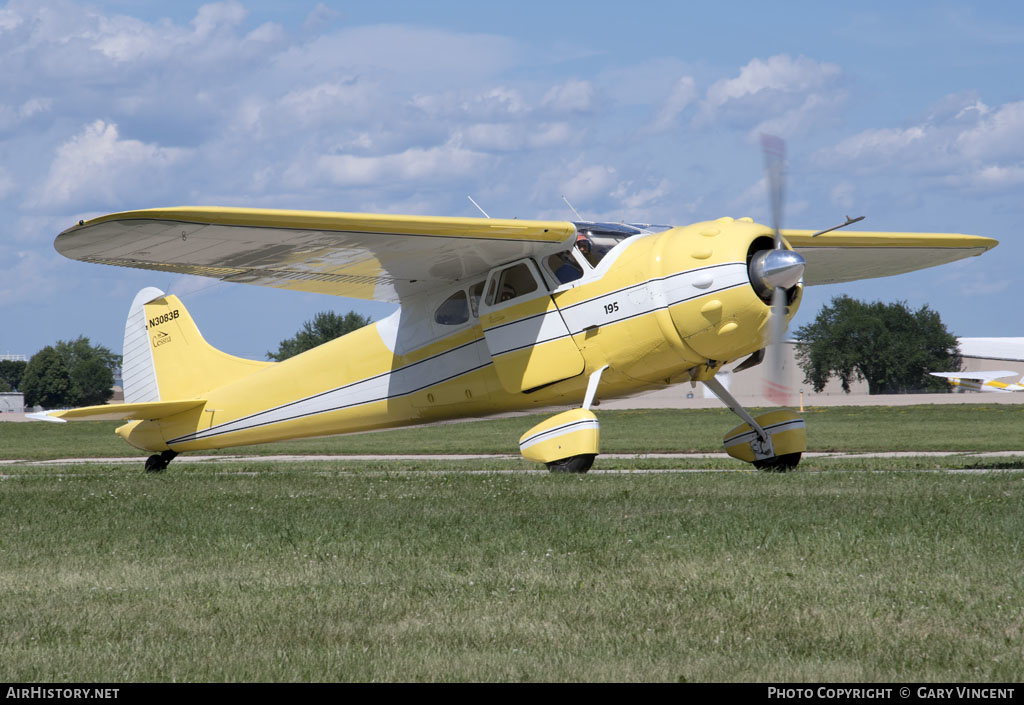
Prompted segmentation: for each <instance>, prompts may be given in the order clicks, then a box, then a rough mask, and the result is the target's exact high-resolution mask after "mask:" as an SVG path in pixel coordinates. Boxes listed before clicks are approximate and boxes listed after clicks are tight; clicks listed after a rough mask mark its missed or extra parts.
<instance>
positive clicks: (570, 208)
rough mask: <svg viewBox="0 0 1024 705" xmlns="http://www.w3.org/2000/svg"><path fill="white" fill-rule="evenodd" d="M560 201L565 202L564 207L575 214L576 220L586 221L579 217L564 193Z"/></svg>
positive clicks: (578, 213)
mask: <svg viewBox="0 0 1024 705" xmlns="http://www.w3.org/2000/svg"><path fill="white" fill-rule="evenodd" d="M562 200H563V201H565V205H567V206H569V210H571V211H572V212H573V213H575V214H576V220H586V219H585V218H584V217H583V216H582V215H580V212H579V211H578V210H576V209H575V208H573V207H572V204H571V203H569V199H568V198H566V197H565V194H564V193H563V194H562Z"/></svg>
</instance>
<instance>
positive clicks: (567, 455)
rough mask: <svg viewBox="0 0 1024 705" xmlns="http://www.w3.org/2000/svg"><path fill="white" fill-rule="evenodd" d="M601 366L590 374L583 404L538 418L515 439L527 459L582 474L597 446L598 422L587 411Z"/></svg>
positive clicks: (599, 443) (598, 440)
mask: <svg viewBox="0 0 1024 705" xmlns="http://www.w3.org/2000/svg"><path fill="white" fill-rule="evenodd" d="M606 369H608V366H607V365H605V366H604V367H602V368H601V369H599V370H597V371H595V372H593V373H591V375H590V381H589V382H588V383H587V394H586V396H585V397H584V398H583V406H582V408H579V409H570V410H569V411H563V412H562V413H561V414H556V415H555V416H552V417H551V418H550V419H546V420H544V421H541V422H540V423H539V424H537V425H536V426H534V427H533V428H531V429H530V430H529V431H527V432H526V433H524V434H523V436H522V438H520V439H519V452H520V453H521V454H522V456H523V457H524V458H526V459H527V460H533V461H536V462H539V463H544V464H545V465H547V468H548V470H550V471H551V472H559V473H562V472H569V473H580V474H582V473H585V472H586V471H587V470H589V469H590V466H591V465H593V464H594V458H596V457H597V452H598V449H599V447H600V445H601V425H600V424H599V423H598V422H597V417H596V416H594V412H592V411H591V410H590V407H591V405H592V404H593V403H594V395H595V394H596V393H597V385H598V383H599V382H600V381H601V373H602V372H604V371H605V370H606Z"/></svg>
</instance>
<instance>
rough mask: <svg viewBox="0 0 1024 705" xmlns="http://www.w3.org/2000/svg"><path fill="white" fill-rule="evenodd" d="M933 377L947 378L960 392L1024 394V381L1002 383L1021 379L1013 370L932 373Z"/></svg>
mask: <svg viewBox="0 0 1024 705" xmlns="http://www.w3.org/2000/svg"><path fill="white" fill-rule="evenodd" d="M929 374H931V375H932V376H933V377H945V378H946V379H947V380H949V383H950V385H952V386H953V387H954V388H955V389H956V390H958V391H964V392H1024V379H1020V381H1018V382H1000V381H999V380H1001V379H1006V378H1008V377H1012V378H1013V379H1019V378H1020V372H1014V371H1013V370H985V371H979V372H930V373H929Z"/></svg>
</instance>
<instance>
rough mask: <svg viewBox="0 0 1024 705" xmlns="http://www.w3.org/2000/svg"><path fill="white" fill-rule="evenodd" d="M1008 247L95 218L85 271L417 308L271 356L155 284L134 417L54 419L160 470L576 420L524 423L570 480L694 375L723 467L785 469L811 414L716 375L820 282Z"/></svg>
mask: <svg viewBox="0 0 1024 705" xmlns="http://www.w3.org/2000/svg"><path fill="white" fill-rule="evenodd" d="M848 222H849V221H848ZM996 244H997V243H996V241H995V240H992V239H989V238H984V237H975V236H969V235H959V234H928V233H891V232H890V233H885V232H882V233H869V232H827V231H826V232H825V233H824V234H818V233H812V232H811V231H806V230H779V229H778V227H777V224H776V227H774V228H772V227H767V226H764V225H760V224H758V223H755V222H753V221H752V220H751V219H750V218H739V219H733V218H719V219H718V220H713V221H706V222H699V223H693V224H691V225H686V226H682V227H669V226H654V225H645V224H623V223H596V222H583V221H580V222H564V221H533V220H499V219H485V218H446V217H412V216H394V215H368V214H357V213H332V212H306V211H286V210H261V209H248V208H212V207H182V208H165V209H155V210H139V211H129V212H125V213H115V214H112V215H106V216H102V217H99V218H95V219H93V220H89V221H80V222H79V223H78V224H77V225H75V226H73V227H71V228H69V229H67V230H65V231H64V232H62V233H61V234H60V235H59V236H58V237H57V239H56V242H55V247H56V248H57V250H58V251H59V252H61V253H62V254H63V255H65V256H67V257H69V258H72V259H76V260H80V261H83V262H93V263H100V264H109V265H118V266H124V267H137V268H143V269H152V270H157V271H162V272H178V273H183V274H192V275H198V276H205V277H212V278H215V279H219V280H222V281H227V282H239V283H243V284H254V285H259V286H269V287H275V288H279V289H289V290H294V291H304V292H315V293H322V294H332V295H336V296H344V297H355V298H363V299H371V300H376V301H390V302H397V303H399V304H400V308H399V310H398V311H396V312H395V313H394V314H392V315H391V316H389V317H387V318H385V319H383V320H381V321H378V322H376V323H373V324H371V325H369V326H366V327H365V328H362V329H360V330H357V331H355V332H352V333H350V334H348V335H345V336H343V337H341V338H338V339H336V340H334V341H332V342H329V343H326V344H324V345H321V346H320V347H318V348H315V349H313V350H309V351H307V352H305V353H302V354H300V355H298V356H296V357H294V358H291V359H288V360H285V361H283V362H278V363H271V362H262V361H253V360H247V359H242V358H238V357H234V356H231V355H228V354H226V353H223V352H221V351H219V350H216V349H214V348H213V347H212V346H210V345H209V344H208V343H206V342H205V340H204V339H203V337H202V335H201V334H200V333H199V330H198V329H197V327H196V325H195V323H194V322H193V320H192V317H191V316H190V315H189V313H188V311H187V310H186V308H185V306H184V305H183V304H182V302H181V301H180V300H179V299H178V298H177V297H176V296H171V295H166V294H164V293H163V292H162V291H160V290H159V289H155V288H147V289H143V290H142V291H140V292H139V293H138V295H137V296H136V297H135V300H134V301H133V302H132V304H131V307H130V309H129V313H128V319H127V323H126V326H125V339H124V358H123V368H122V369H123V375H122V376H123V380H124V391H125V403H124V404H117V405H102V406H94V407H85V408H80V409H73V410H67V411H49V412H42V413H41V414H39V415H38V417H39V418H44V419H46V420H54V421H67V420H90V419H123V420H126V421H128V423H126V424H124V425H123V426H121V427H119V428H118V429H117V434H118V435H119V436H121V437H122V438H124V439H125V440H126V441H127V442H128V443H130V444H132V445H133V446H135V447H137V448H140V449H143V450H146V451H149V452H151V453H153V455H151V456H150V457H149V458H148V459H147V461H146V469H147V470H148V471H159V470H163V469H165V468H166V467H167V464H168V463H169V462H170V461H171V459H172V458H173V457H174V456H175V455H177V454H178V453H182V452H187V451H200V450H207V449H212V448H224V447H230V446H239V445H244V444H250V443H268V442H272V441H279V440H284V439H290V438H302V437H310V436H325V435H332V434H341V433H354V432H360V431H369V430H373V429H386V428H394V427H399V426H407V425H414V424H423V423H428V422H434V421H440V420H443V419H454V418H464V417H481V416H487V415H490V414H495V413H499V412H507V411H514V410H528V409H534V408H543V407H550V406H555V405H572V406H573V407H574V408H572V409H570V410H569V411H565V412H562V413H559V414H556V415H555V416H553V417H551V418H549V419H547V420H546V421H544V422H542V423H540V424H538V425H536V426H535V427H534V428H532V429H530V430H528V431H527V432H526V433H525V434H524V435H523V436H522V438H521V439H520V441H519V443H520V450H521V453H522V455H523V456H524V457H526V458H528V459H531V460H534V461H538V462H541V463H545V464H547V466H548V467H549V468H550V469H551V470H553V471H568V472H586V471H587V470H588V469H589V468H590V466H591V463H592V462H593V460H594V457H595V456H596V455H597V453H598V452H599V424H598V420H597V417H596V416H595V414H594V413H593V411H592V410H591V408H592V406H593V405H594V401H595V399H596V398H597V397H598V395H599V396H600V397H603V398H613V397H620V396H626V395H630V394H635V393H637V392H639V391H642V390H648V389H655V388H659V387H664V386H666V385H673V384H679V383H682V382H691V383H694V384H695V383H696V382H698V381H699V382H703V383H704V384H706V385H708V387H709V388H710V389H711V390H712V391H713V392H715V394H717V395H718V396H719V397H720V398H721V399H722V400H723V402H724V403H725V404H726V405H727V406H729V408H731V409H732V410H733V411H734V412H736V413H737V415H739V416H740V418H741V419H742V420H743V422H744V423H742V424H740V425H739V426H738V427H737V428H735V429H733V430H732V431H730V432H729V433H727V434H726V436H725V446H726V449H727V450H728V452H729V453H730V454H732V455H733V456H735V457H738V458H742V459H743V460H746V461H748V462H751V463H754V464H755V465H756V466H757V467H766V468H779V469H783V468H787V467H792V466H794V465H795V464H796V463H797V462H798V461H799V458H800V454H801V453H802V452H803V451H804V449H805V446H806V441H805V436H804V423H803V420H802V419H801V418H800V417H799V416H798V415H797V414H796V413H794V412H792V411H790V410H785V409H784V410H778V411H771V412H768V413H766V414H762V415H761V416H759V417H758V418H756V419H755V418H753V417H752V416H751V415H750V414H749V413H748V412H747V411H746V410H745V409H744V408H743V407H742V406H741V405H740V404H739V403H738V402H737V401H736V400H735V399H734V398H733V397H732V396H731V395H730V394H729V393H728V391H727V390H726V389H725V388H724V387H723V386H722V385H721V384H720V383H718V382H717V381H716V380H715V373H716V372H718V371H719V370H721V369H722V367H723V366H724V365H726V364H728V363H731V362H734V361H737V360H741V359H743V358H746V360H745V361H744V362H743V363H742V364H741V366H743V367H748V366H752V365H753V364H756V363H757V362H760V361H761V359H762V358H763V357H764V351H765V349H766V347H767V346H768V343H769V342H770V340H775V341H778V340H780V338H781V332H780V331H783V330H784V327H785V325H786V323H787V322H788V321H789V320H790V319H791V318H792V316H793V315H794V313H795V312H796V310H797V308H798V306H799V305H800V300H801V296H802V293H803V287H804V286H807V285H816V284H829V283H836V282H846V281H852V280H855V279H864V278H870V277H880V276H887V275H892V274H898V273H901V272H908V271H913V270H917V269H921V268H924V267H930V266H934V265H938V264H942V263H945V262H952V261H954V260H958V259H961V258H963V257H968V256H972V255H979V254H981V253H983V252H985V251H986V250H988V249H990V248H992V247H994V246H995V245H996ZM773 299H774V305H773ZM252 313H253V312H249V314H247V315H251V314H252Z"/></svg>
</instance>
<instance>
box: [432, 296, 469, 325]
mask: <svg viewBox="0 0 1024 705" xmlns="http://www.w3.org/2000/svg"><path fill="white" fill-rule="evenodd" d="M434 320H435V321H437V322H438V323H440V324H441V325H442V326H457V325H459V324H460V323H465V322H466V321H468V320H469V301H468V300H467V299H466V292H465V291H463V290H461V289H460V290H459V291H456V292H455V293H454V294H452V295H451V296H449V297H448V298H447V299H445V300H444V302H443V303H442V304H441V305H440V306H438V307H437V311H435V312H434Z"/></svg>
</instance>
